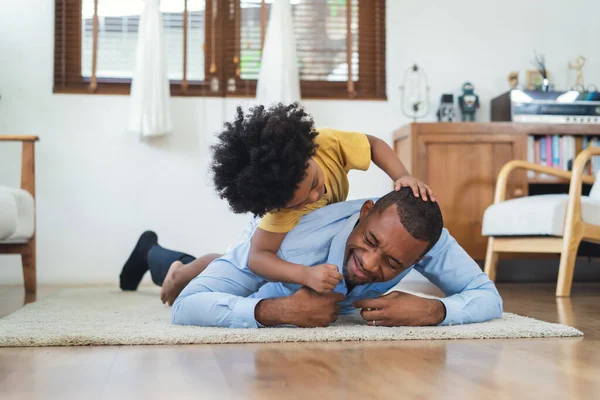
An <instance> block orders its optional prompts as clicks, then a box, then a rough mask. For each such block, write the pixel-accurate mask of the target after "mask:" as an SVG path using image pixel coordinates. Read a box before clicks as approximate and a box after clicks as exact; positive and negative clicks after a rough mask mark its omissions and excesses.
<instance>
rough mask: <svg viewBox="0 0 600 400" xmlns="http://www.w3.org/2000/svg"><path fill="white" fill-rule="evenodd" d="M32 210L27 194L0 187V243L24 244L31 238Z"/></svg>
mask: <svg viewBox="0 0 600 400" xmlns="http://www.w3.org/2000/svg"><path fill="white" fill-rule="evenodd" d="M34 208H35V206H34V200H33V197H32V196H31V194H29V192H27V191H25V190H22V189H13V188H8V187H4V186H0V243H26V242H27V241H28V240H29V239H30V238H31V237H32V236H33V232H34V229H35V210H34Z"/></svg>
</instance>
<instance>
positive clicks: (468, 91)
mask: <svg viewBox="0 0 600 400" xmlns="http://www.w3.org/2000/svg"><path fill="white" fill-rule="evenodd" d="M462 92H463V94H462V95H461V96H459V97H458V105H459V106H460V111H461V113H462V120H463V121H466V120H467V119H468V120H469V121H475V112H476V111H477V109H478V108H479V96H477V95H476V94H475V89H474V88H473V85H472V84H471V82H465V83H464V84H463V85H462Z"/></svg>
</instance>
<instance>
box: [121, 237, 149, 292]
mask: <svg viewBox="0 0 600 400" xmlns="http://www.w3.org/2000/svg"><path fill="white" fill-rule="evenodd" d="M155 244H158V236H156V233H154V232H152V231H146V232H144V233H142V236H140V239H139V240H138V242H137V244H136V245H135V248H134V249H133V251H132V252H131V255H130V256H129V259H128V260H127V262H126V263H125V265H124V266H123V270H122V271H121V275H119V278H120V281H121V284H120V286H121V289H123V290H136V289H137V287H138V285H139V284H140V282H141V281H142V278H143V277H144V274H145V273H146V271H148V258H147V257H148V251H150V249H151V248H152V246H154V245H155Z"/></svg>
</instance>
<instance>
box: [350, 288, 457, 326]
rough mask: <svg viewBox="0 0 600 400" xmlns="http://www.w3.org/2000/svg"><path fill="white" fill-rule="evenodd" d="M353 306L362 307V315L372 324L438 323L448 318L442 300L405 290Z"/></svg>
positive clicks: (359, 302)
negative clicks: (426, 297)
mask: <svg viewBox="0 0 600 400" xmlns="http://www.w3.org/2000/svg"><path fill="white" fill-rule="evenodd" d="M353 306H354V307H356V308H362V310H361V312H360V315H361V317H363V319H364V320H365V321H367V323H368V324H369V325H372V326H426V325H437V324H439V323H440V322H442V321H443V320H444V319H445V318H446V308H445V307H444V304H443V303H442V302H441V301H439V300H436V299H425V298H423V297H419V296H414V295H412V294H408V293H404V292H391V293H389V294H386V295H385V296H381V297H378V298H376V299H370V300H359V301H357V302H355V303H354V304H353Z"/></svg>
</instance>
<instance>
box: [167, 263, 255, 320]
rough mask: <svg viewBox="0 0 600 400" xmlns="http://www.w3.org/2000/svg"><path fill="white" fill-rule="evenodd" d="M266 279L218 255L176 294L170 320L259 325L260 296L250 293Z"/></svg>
mask: <svg viewBox="0 0 600 400" xmlns="http://www.w3.org/2000/svg"><path fill="white" fill-rule="evenodd" d="M264 283H265V280H264V279H263V278H261V277H260V276H258V275H256V274H253V273H252V272H251V271H249V270H244V269H240V268H238V267H236V266H235V265H233V264H231V263H230V262H228V261H226V260H222V259H217V260H215V261H214V262H213V263H211V264H210V265H209V266H208V267H207V268H206V269H205V270H204V271H203V272H202V273H201V274H200V275H198V276H197V277H196V278H194V279H193V280H192V281H191V282H190V283H189V284H188V285H187V286H186V287H185V289H183V291H182V292H181V294H180V295H179V297H177V299H176V300H175V303H173V308H172V309H171V321H172V322H173V323H174V324H178V325H199V326H220V327H228V328H257V327H258V324H257V322H256V319H255V318H254V308H255V307H256V304H257V303H258V302H259V301H260V300H261V299H258V298H250V297H247V296H249V295H251V294H252V293H255V292H256V291H258V289H259V288H260V287H261V286H262V285H263V284H264Z"/></svg>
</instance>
